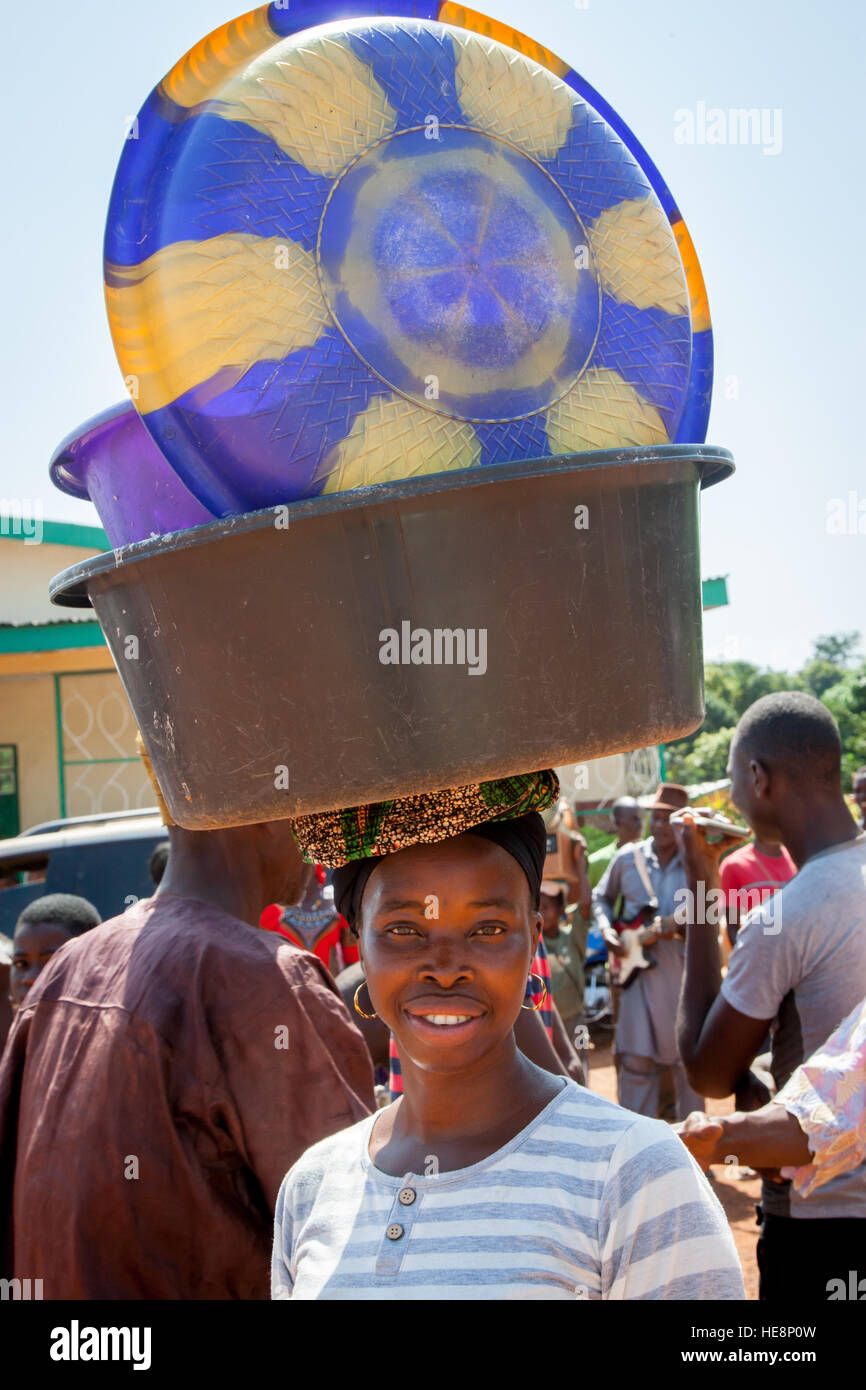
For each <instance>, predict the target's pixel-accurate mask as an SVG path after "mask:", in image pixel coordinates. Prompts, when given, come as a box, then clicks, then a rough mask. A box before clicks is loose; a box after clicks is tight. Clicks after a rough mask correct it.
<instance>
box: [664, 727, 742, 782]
mask: <svg viewBox="0 0 866 1390" xmlns="http://www.w3.org/2000/svg"><path fill="white" fill-rule="evenodd" d="M733 736H734V730H733V728H732V727H731V728H729V729H716V730H715V731H714V732H713V733H705V732H701V733H699V734H697V735H696V737H695V741H694V743H693V744H692V746H691V747H690V748H683V747H682V744H683V743H684V742H685V740H683V739H680V740H678V741H677V742H676V743H669V744H668V745H667V747H666V748H665V762H666V764H667V775H668V778H669V780H670V781H671V782H682V783H684V784H685V785H689V784H690V783H693V782H720V781H721V780H722V778H723V777H727V775H728V772H727V768H728V753H729V751H730V747H731V739H732V738H733Z"/></svg>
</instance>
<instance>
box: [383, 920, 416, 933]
mask: <svg viewBox="0 0 866 1390" xmlns="http://www.w3.org/2000/svg"><path fill="white" fill-rule="evenodd" d="M385 930H386V932H387V933H388V935H389V936H415V935H417V933H418V928H417V927H413V926H412V923H411V922H392V923H391V925H390V926H388V927H386V928H385Z"/></svg>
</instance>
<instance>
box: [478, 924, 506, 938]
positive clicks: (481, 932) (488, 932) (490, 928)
mask: <svg viewBox="0 0 866 1390" xmlns="http://www.w3.org/2000/svg"><path fill="white" fill-rule="evenodd" d="M504 931H505V928H504V927H501V926H500V925H499V923H498V922H485V924H484V926H483V927H479V928H478V930H477V931H476V932H475V935H476V936H501V935H502V934H503V932H504Z"/></svg>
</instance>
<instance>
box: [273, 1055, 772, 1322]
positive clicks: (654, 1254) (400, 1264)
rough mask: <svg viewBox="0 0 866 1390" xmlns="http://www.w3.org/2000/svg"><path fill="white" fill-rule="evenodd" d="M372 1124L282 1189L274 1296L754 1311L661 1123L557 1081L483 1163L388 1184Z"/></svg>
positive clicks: (711, 1202) (698, 1189) (291, 1176)
mask: <svg viewBox="0 0 866 1390" xmlns="http://www.w3.org/2000/svg"><path fill="white" fill-rule="evenodd" d="M395 1104H399V1102H395ZM375 1119H376V1115H369V1116H367V1118H366V1119H363V1120H361V1121H360V1122H359V1123H358V1124H355V1125H352V1126H351V1127H350V1128H349V1129H344V1130H341V1131H340V1132H339V1133H337V1134H334V1135H332V1136H331V1137H330V1138H329V1139H324V1140H322V1141H321V1142H320V1143H318V1144H315V1145H314V1146H313V1147H312V1148H311V1149H308V1150H307V1152H306V1153H305V1154H304V1155H303V1156H302V1157H301V1158H300V1159H299V1160H298V1162H297V1163H296V1164H295V1165H294V1167H292V1168H291V1169H290V1170H289V1172H288V1173H287V1175H286V1177H285V1179H284V1180H283V1184H282V1187H281V1188H280V1193H279V1197H278V1199H277V1210H276V1221H275V1233H274V1252H273V1263H272V1270H271V1296H272V1297H273V1298H299V1299H313V1298H337V1299H352V1300H355V1299H362V1298H373V1299H388V1298H396V1299H467V1298H474V1299H502V1298H516V1299H526V1298H542V1299H554V1298H556V1299H561V1298H580V1299H602V1298H612V1299H626V1298H628V1299H661V1298H669V1299H716V1298H724V1299H742V1298H745V1291H744V1288H743V1278H742V1274H741V1272H740V1265H739V1261H738V1259H737V1252H736V1248H735V1246H734V1242H733V1238H732V1236H731V1233H730V1229H729V1227H728V1223H727V1220H726V1218H725V1214H724V1212H723V1210H722V1208H721V1206H720V1204H719V1202H718V1199H717V1198H716V1196H715V1195H714V1193H713V1192H712V1190H711V1188H710V1186H709V1183H708V1182H707V1180H706V1178H705V1177H704V1175H703V1174H702V1173H701V1171H700V1169H699V1168H698V1166H697V1164H696V1163H695V1161H694V1159H693V1158H692V1157H691V1155H690V1154H689V1153H688V1151H687V1150H686V1148H685V1146H684V1145H683V1144H682V1143H681V1142H680V1140H679V1139H678V1138H677V1137H676V1135H675V1134H673V1133H672V1131H671V1130H670V1129H669V1128H668V1126H667V1125H666V1124H664V1123H662V1121H660V1120H650V1119H646V1118H645V1117H643V1116H641V1115H635V1114H633V1113H632V1112H631V1111H630V1110H623V1109H622V1108H621V1107H620V1106H618V1105H614V1104H613V1103H612V1102H611V1101H608V1100H603V1099H602V1098H601V1097H600V1096H597V1095H594V1094H593V1093H592V1091H587V1090H585V1089H584V1088H583V1087H582V1086H578V1085H577V1083H576V1082H574V1081H572V1080H570V1079H568V1078H564V1084H563V1088H562V1091H561V1093H560V1094H559V1095H558V1096H555V1097H554V1099H553V1100H552V1101H551V1102H550V1103H549V1104H548V1105H547V1106H545V1108H544V1109H543V1110H542V1111H540V1113H539V1114H538V1115H536V1117H535V1119H534V1120H533V1121H532V1122H531V1123H530V1124H528V1125H527V1126H526V1128H525V1129H522V1130H521V1131H520V1133H519V1134H517V1135H515V1137H514V1138H513V1139H512V1140H511V1142H510V1143H508V1144H506V1145H505V1146H504V1148H501V1149H498V1150H497V1151H496V1152H495V1153H493V1154H490V1156H489V1157H488V1158H485V1159H483V1160H482V1161H481V1162H480V1163H473V1164H472V1165H471V1167H468V1168H460V1169H457V1170H456V1171H454V1172H450V1173H439V1174H436V1173H435V1172H431V1173H430V1174H429V1176H419V1175H418V1174H416V1173H407V1174H406V1175H405V1177H403V1178H394V1177H390V1176H389V1175H388V1174H387V1173H383V1172H381V1171H380V1170H379V1169H378V1168H376V1167H375V1166H374V1164H373V1163H372V1161H371V1159H370V1156H369V1153H368V1143H369V1138H370V1131H371V1130H372V1127H373V1124H374V1122H375ZM430 1166H431V1167H433V1166H434V1165H433V1164H432V1163H431V1165H430Z"/></svg>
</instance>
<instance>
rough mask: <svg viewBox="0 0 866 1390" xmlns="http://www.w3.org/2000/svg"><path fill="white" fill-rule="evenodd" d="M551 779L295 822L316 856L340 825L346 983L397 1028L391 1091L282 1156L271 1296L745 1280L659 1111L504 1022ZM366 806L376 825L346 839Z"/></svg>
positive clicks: (673, 1291)
mask: <svg viewBox="0 0 866 1390" xmlns="http://www.w3.org/2000/svg"><path fill="white" fill-rule="evenodd" d="M555 784H556V779H555V778H554V777H553V776H552V774H550V773H540V774H535V775H533V776H530V777H527V778H523V779H518V778H512V779H508V781H507V783H492V784H486V786H485V787H482V788H463V789H458V791H456V792H454V791H452V792H446V793H433V794H431V795H430V796H426V797H417V798H411V801H412V805H411V806H410V807H407V806H406V805H403V806H402V807H401V806H400V804H399V803H390V804H387V805H385V806H379V807H370V808H363V810H360V809H359V810H357V811H355V812H344V813H342V815H339V814H338V815H337V816H336V819H335V818H334V817H333V816H332V817H330V819H329V817H321V818H320V817H315V816H312V817H307V818H306V819H305V821H304V823H303V825H301V827H300V831H299V834H300V838H301V841H302V847H303V848H304V849H305V852H306V853H307V854H308V855H311V854H315V855H316V856H317V857H322V855H323V853H325V854H326V853H327V852H328V851H327V849H326V848H325V846H323V843H322V839H321V838H317V836H319V837H321V834H322V832H323V831H324V833H325V836H326V838H327V833H328V828H329V827H330V829H331V831H333V829H334V827H335V825H337V824H339V825H341V826H342V828H343V832H344V839H343V844H344V854H343V857H344V858H346V859H348V861H349V862H347V863H344V864H341V865H340V866H339V867H337V869H336V873H335V875H334V892H335V898H336V900H337V905H338V907H339V908H340V910H341V911H342V912H343V914H344V915H345V916H346V918H347V920H348V921H349V924H350V926H351V927H352V929H353V930H354V931H355V932H356V934H357V936H358V944H359V950H360V955H361V960H362V963H363V965H364V969H365V972H366V980H367V991H366V994H368V995H369V1001H368V999H367V997H366V994H365V992H364V990H363V987H362V988H361V989H360V990H359V994H360V995H361V999H360V1000H358V999H357V996H356V1003H357V1007H358V1008H359V1011H360V1012H363V1013H364V1015H365V1016H369V1015H370V1014H376V1015H378V1016H379V1017H380V1018H381V1019H382V1020H383V1022H384V1023H385V1024H386V1025H387V1026H388V1027H389V1028H390V1029H391V1031H392V1033H393V1034H394V1036H395V1038H396V1040H397V1044H398V1046H399V1049H400V1056H401V1059H402V1064H403V1086H404V1091H403V1095H402V1096H401V1097H400V1099H399V1100H397V1101H395V1102H394V1103H393V1104H392V1105H390V1106H388V1107H386V1108H385V1109H384V1110H380V1111H378V1112H377V1113H376V1114H375V1115H372V1116H368V1117H367V1118H366V1119H364V1120H362V1121H361V1122H360V1123H359V1124H356V1125H354V1126H352V1127H351V1128H349V1129H346V1130H343V1131H342V1132H340V1133H338V1134H335V1135H333V1136H332V1137H331V1138H329V1139H326V1140H324V1141H323V1142H322V1143H319V1144H316V1145H315V1146H314V1147H313V1148H311V1149H309V1150H308V1151H307V1153H306V1154H304V1155H303V1157H302V1158H301V1159H300V1160H299V1161H298V1162H297V1163H296V1164H295V1165H294V1167H293V1168H292V1169H291V1170H290V1171H289V1173H288V1174H287V1176H286V1178H285V1180H284V1182H283V1184H282V1187H281V1190H280V1195H279V1199H278V1202H277V1209H276V1223H275V1239H274V1253H273V1269H272V1295H273V1297H274V1298H298V1299H318V1298H337V1299H339V1298H347V1299H357V1298H374V1299H377V1298H378V1299H384V1298H406V1299H416V1298H417V1299H429V1298H436V1299H452V1298H458V1297H461V1298H467V1297H469V1298H476V1299H511V1298H553V1299H562V1298H579V1299H600V1298H617V1299H623V1298H655V1299H658V1298H663V1297H665V1298H677V1299H696V1298H701V1299H703V1298H728V1299H739V1298H743V1297H744V1292H743V1283H742V1277H741V1274H740V1269H739V1264H738V1261H737V1256H736V1251H735V1248H734V1244H733V1240H732V1238H731V1236H730V1232H729V1230H728V1226H727V1222H726V1220H725V1217H724V1213H723V1212H722V1209H721V1207H720V1206H719V1203H718V1202H717V1200H716V1198H715V1197H714V1196H713V1194H712V1192H711V1190H710V1188H709V1186H708V1184H707V1182H706V1180H705V1179H704V1177H703V1175H702V1174H701V1172H700V1170H699V1168H698V1167H697V1165H696V1164H695V1163H694V1161H693V1160H692V1158H691V1156H690V1155H689V1154H688V1152H687V1151H686V1150H685V1148H684V1146H683V1145H682V1144H681V1143H680V1142H679V1140H678V1139H677V1138H676V1137H675V1136H674V1135H673V1134H672V1132H671V1131H670V1130H669V1129H668V1128H667V1126H666V1125H664V1124H662V1123H661V1122H660V1121H656V1120H648V1119H646V1118H643V1117H641V1116H638V1115H635V1114H632V1113H631V1112H629V1111H626V1110H622V1109H620V1108H619V1107H618V1106H616V1105H612V1104H611V1103H610V1102H609V1101H605V1100H603V1099H601V1097H599V1096H595V1095H593V1094H592V1093H591V1092H589V1091H586V1090H585V1089H584V1088H583V1087H581V1086H578V1085H577V1084H576V1083H575V1082H574V1081H572V1080H571V1079H569V1078H567V1077H562V1076H555V1075H552V1074H551V1073H550V1072H548V1071H545V1070H544V1069H543V1068H541V1067H539V1066H536V1065H535V1064H534V1063H533V1062H532V1061H530V1060H529V1058H528V1057H526V1056H525V1055H524V1054H523V1053H522V1052H521V1051H520V1049H519V1048H518V1046H517V1043H516V1041H515V1037H514V1025H515V1021H516V1020H517V1018H518V1016H519V1014H520V1009H521V1008H526V1007H531V1005H527V1003H526V999H527V980H528V972H529V970H530V967H531V962H532V959H533V956H534V953H535V950H536V946H537V943H538V937H539V933H540V929H541V916H540V913H539V910H538V906H539V891H540V885H541V873H542V868H543V864H544V854H545V847H546V840H545V832H544V823H543V821H542V819H541V816H540V815H539V814H538V808H539V807H541V808H543V807H544V806H546V805H548V804H550V799H551V798H555V796H556V794H557V792H558V788H557V787H556V785H555ZM484 805H486V806H487V817H486V818H484V816H483V811H482V810H481V809H480V808H481V807H482V806H484ZM527 806H529V807H530V809H527ZM457 807H462V810H460V811H458V810H456V809H455V808H457ZM395 808H396V814H395ZM359 825H362V826H365V827H366V828H367V830H368V831H369V828H370V826H371V825H374V826H376V829H375V830H374V831H372V832H370V833H367V834H365V835H363V836H361V837H360V839H359V838H358V837H355V839H354V841H353V844H354V848H353V849H350V848H348V843H349V840H350V839H351V838H352V837H351V834H350V833H347V832H351V830H352V828H353V827H354V828H357V827H358V826H359ZM437 825H438V828H439V833H438V836H437V835H436V833H435V828H436V826H437ZM371 836H372V838H371ZM378 840H382V841H383V842H384V844H387V846H388V847H387V848H384V844H379V843H377V841H378ZM383 848H384V852H382V851H383ZM370 849H374V850H376V851H377V852H374V853H372V854H371V853H370V852H369V851H370ZM330 852H331V853H332V855H333V854H334V853H335V848H334V845H333V842H332V846H331V851H330ZM352 854H354V857H352V858H350V855H352ZM530 989H531V987H530ZM530 997H531V994H530Z"/></svg>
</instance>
